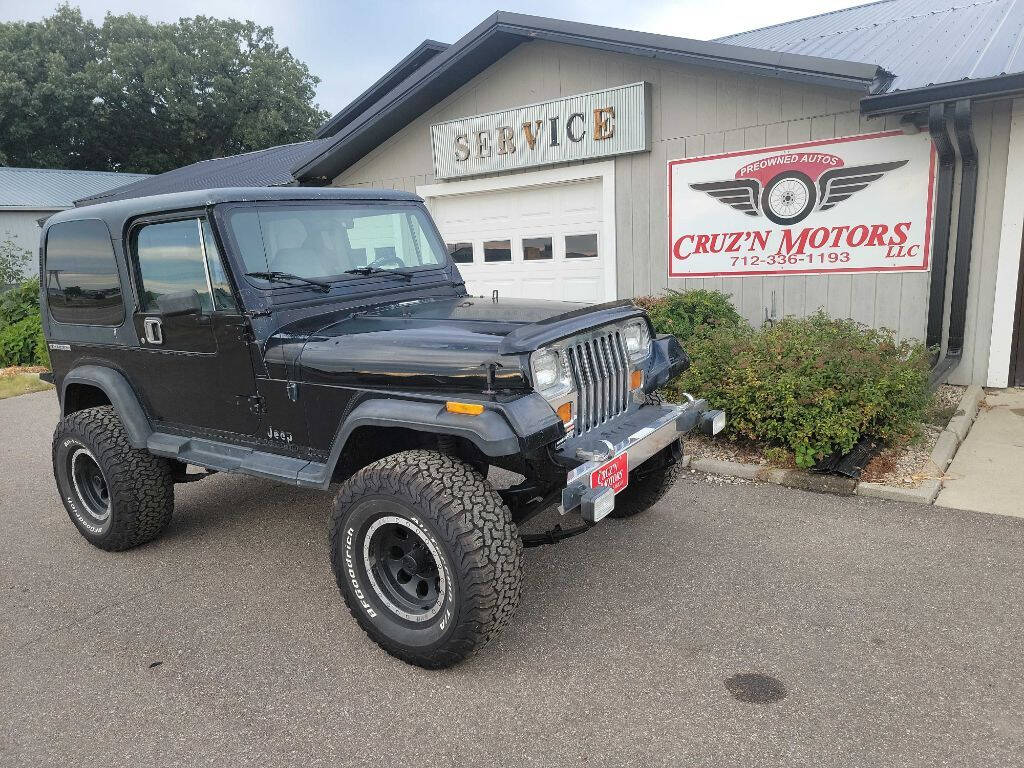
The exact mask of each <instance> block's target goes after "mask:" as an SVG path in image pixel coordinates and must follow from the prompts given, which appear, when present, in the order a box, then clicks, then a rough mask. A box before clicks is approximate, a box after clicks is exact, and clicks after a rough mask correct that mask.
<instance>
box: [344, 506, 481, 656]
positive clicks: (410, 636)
mask: <svg viewBox="0 0 1024 768" xmlns="http://www.w3.org/2000/svg"><path fill="white" fill-rule="evenodd" d="M387 516H397V517H401V518H402V519H403V520H404V521H405V522H406V523H407V524H408V525H409V526H410V527H411V528H412V529H413V530H414V531H415V533H416V535H418V536H419V537H420V538H421V539H423V540H424V541H425V542H426V543H427V545H428V546H429V547H430V549H431V551H432V553H433V554H434V558H435V560H437V565H438V571H439V573H440V575H441V578H442V583H443V584H444V595H443V597H442V599H441V600H440V604H439V605H438V607H437V610H436V611H434V612H433V615H431V616H430V618H428V619H426V620H424V621H415V620H410V619H406V618H403V617H402V616H399V615H397V613H396V611H395V610H394V609H393V608H392V607H391V606H389V605H388V604H387V603H386V602H385V600H384V599H383V596H382V595H381V593H380V591H379V588H378V587H376V586H375V585H374V579H373V578H372V576H371V574H370V573H368V571H367V558H366V554H365V548H366V543H367V538H368V532H369V529H370V527H371V526H372V525H373V524H374V522H375V521H378V520H380V519H382V518H384V517H387ZM340 554H341V559H342V563H343V575H344V579H343V582H342V583H343V585H344V588H345V589H347V590H348V593H349V597H350V599H351V602H353V603H354V604H355V605H357V606H359V609H360V610H361V611H362V613H363V614H364V616H365V617H366V618H367V619H368V620H369V621H371V622H373V623H374V624H375V625H377V626H378V627H379V628H380V629H381V630H382V631H383V632H385V633H386V634H387V635H388V636H389V637H391V638H393V639H394V640H396V641H397V642H399V643H401V644H402V645H406V646H412V647H417V648H422V649H424V650H428V649H429V648H430V647H431V646H434V645H438V644H443V642H444V640H445V637H446V636H447V635H448V633H449V632H451V629H452V627H453V626H454V625H455V623H456V622H455V620H456V619H457V618H458V615H457V613H456V612H457V610H458V606H459V602H460V601H459V595H460V592H461V590H460V585H459V584H458V582H457V579H456V574H455V571H454V569H453V568H452V566H451V556H450V555H449V553H448V552H447V548H446V547H445V545H444V543H443V541H442V540H441V539H440V537H439V534H438V531H437V529H436V528H435V527H434V526H433V525H431V524H430V522H429V521H428V520H426V519H424V517H423V516H422V515H419V514H418V513H417V511H416V510H415V509H413V508H411V507H409V506H407V505H406V504H404V503H402V501H401V500H399V499H395V498H393V497H380V496H367V497H364V498H361V499H359V500H358V501H356V502H355V503H354V504H351V505H350V506H349V508H348V510H347V514H346V516H345V520H344V524H343V526H342V534H341V553H340Z"/></svg>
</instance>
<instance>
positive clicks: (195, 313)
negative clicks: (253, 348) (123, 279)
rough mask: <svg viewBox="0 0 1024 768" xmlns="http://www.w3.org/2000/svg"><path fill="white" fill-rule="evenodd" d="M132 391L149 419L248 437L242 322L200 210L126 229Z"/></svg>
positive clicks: (252, 417) (251, 414)
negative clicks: (132, 307) (131, 277)
mask: <svg viewBox="0 0 1024 768" xmlns="http://www.w3.org/2000/svg"><path fill="white" fill-rule="evenodd" d="M129 242H130V252H131V255H132V262H133V266H134V269H135V279H136V288H137V291H136V293H137V296H138V306H137V308H136V312H135V316H134V321H135V328H136V331H137V332H138V334H139V341H140V346H139V348H138V351H137V354H138V363H139V366H138V375H137V376H136V377H135V378H137V379H138V380H139V382H140V384H141V386H140V387H139V390H140V392H139V394H140V395H141V396H142V399H143V401H144V404H145V406H146V408H147V409H148V410H149V413H150V416H151V417H152V419H153V420H154V421H156V422H159V423H161V424H166V425H171V426H176V427H179V428H181V427H184V428H186V431H188V432H204V433H209V432H214V433H234V434H237V435H242V436H251V435H253V434H254V433H255V431H256V429H257V427H258V424H259V416H258V414H257V413H256V411H255V409H254V407H253V404H254V403H255V402H256V399H255V394H256V389H255V380H254V376H253V370H252V363H251V360H250V357H249V347H248V333H247V330H248V321H247V319H246V318H245V317H244V316H243V315H242V313H241V311H240V304H239V302H238V299H237V298H236V296H235V294H234V291H233V290H232V288H231V282H230V280H229V279H228V276H227V272H226V270H225V266H224V261H223V259H222V257H221V255H220V249H219V248H218V245H217V241H216V238H215V237H214V234H213V230H212V228H211V227H210V223H209V221H208V219H207V218H206V216H205V214H202V215H201V214H194V215H187V216H185V215H181V216H178V217H175V218H170V219H168V218H161V219H155V220H146V221H143V222H141V223H138V224H136V225H135V226H133V228H132V230H131V233H130V236H129Z"/></svg>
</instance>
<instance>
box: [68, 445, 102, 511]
mask: <svg viewBox="0 0 1024 768" xmlns="http://www.w3.org/2000/svg"><path fill="white" fill-rule="evenodd" d="M68 464H69V474H70V475H71V482H72V484H73V485H74V487H75V494H76V495H77V496H78V500H79V501H80V502H81V503H82V507H84V509H85V512H86V514H87V515H89V517H91V518H93V519H94V520H95V521H96V522H98V523H103V522H106V520H107V518H109V517H110V489H109V488H108V487H107V480H106V478H105V477H103V470H102V469H100V465H99V464H98V463H97V462H96V457H95V456H93V455H92V453H91V452H90V451H89V450H88V449H86V448H78V449H76V450H75V451H74V452H73V453H72V454H71V457H70V459H69V460H68Z"/></svg>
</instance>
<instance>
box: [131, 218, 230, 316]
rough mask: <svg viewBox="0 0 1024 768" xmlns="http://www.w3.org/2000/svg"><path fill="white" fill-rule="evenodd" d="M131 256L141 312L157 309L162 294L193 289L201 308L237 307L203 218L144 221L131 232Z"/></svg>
mask: <svg viewBox="0 0 1024 768" xmlns="http://www.w3.org/2000/svg"><path fill="white" fill-rule="evenodd" d="M135 256H136V259H137V260H138V264H139V277H140V278H141V281H142V285H141V296H140V303H141V305H142V311H143V312H155V311H158V310H159V308H160V306H159V304H160V298H161V297H163V296H180V295H181V294H188V293H191V292H193V291H194V292H195V293H196V294H197V295H198V296H199V303H200V305H201V306H202V308H203V311H204V312H212V311H214V310H215V309H227V310H237V306H236V304H235V300H234V296H233V295H232V293H231V285H230V283H229V281H228V277H227V273H226V272H225V271H224V266H223V264H222V263H221V260H220V254H219V252H218V251H217V245H216V241H215V240H214V239H213V231H212V230H211V229H210V225H209V222H207V221H206V220H205V219H202V220H200V219H184V220H182V221H168V222H163V223H159V224H147V225H145V226H144V227H142V229H140V230H139V231H138V233H137V234H136V236H135ZM206 257H208V258H209V262H207V260H206ZM207 263H208V264H209V271H207Z"/></svg>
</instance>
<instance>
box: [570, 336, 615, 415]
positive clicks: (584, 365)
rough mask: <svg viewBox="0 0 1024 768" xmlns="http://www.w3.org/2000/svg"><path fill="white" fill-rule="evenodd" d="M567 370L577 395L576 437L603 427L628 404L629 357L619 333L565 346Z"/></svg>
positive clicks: (593, 337) (591, 337)
mask: <svg viewBox="0 0 1024 768" xmlns="http://www.w3.org/2000/svg"><path fill="white" fill-rule="evenodd" d="M565 351H566V355H567V357H568V359H569V370H570V371H571V372H572V377H573V380H574V382H575V384H576V391H577V392H578V393H579V394H578V397H579V402H578V406H577V415H576V434H583V433H584V432H588V431H589V430H591V429H593V428H594V427H597V426H600V425H601V424H604V423H605V422H606V421H608V420H609V419H613V418H615V417H616V416H618V415H619V414H621V413H625V411H626V407H627V406H628V405H629V358H628V357H627V355H626V347H625V344H624V343H623V341H622V336H621V334H620V333H619V331H618V330H616V329H612V330H609V331H607V332H604V333H601V334H600V335H596V336H590V337H588V338H586V339H584V340H581V341H578V342H575V343H571V344H570V345H569V346H567V347H566V350H565Z"/></svg>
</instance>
